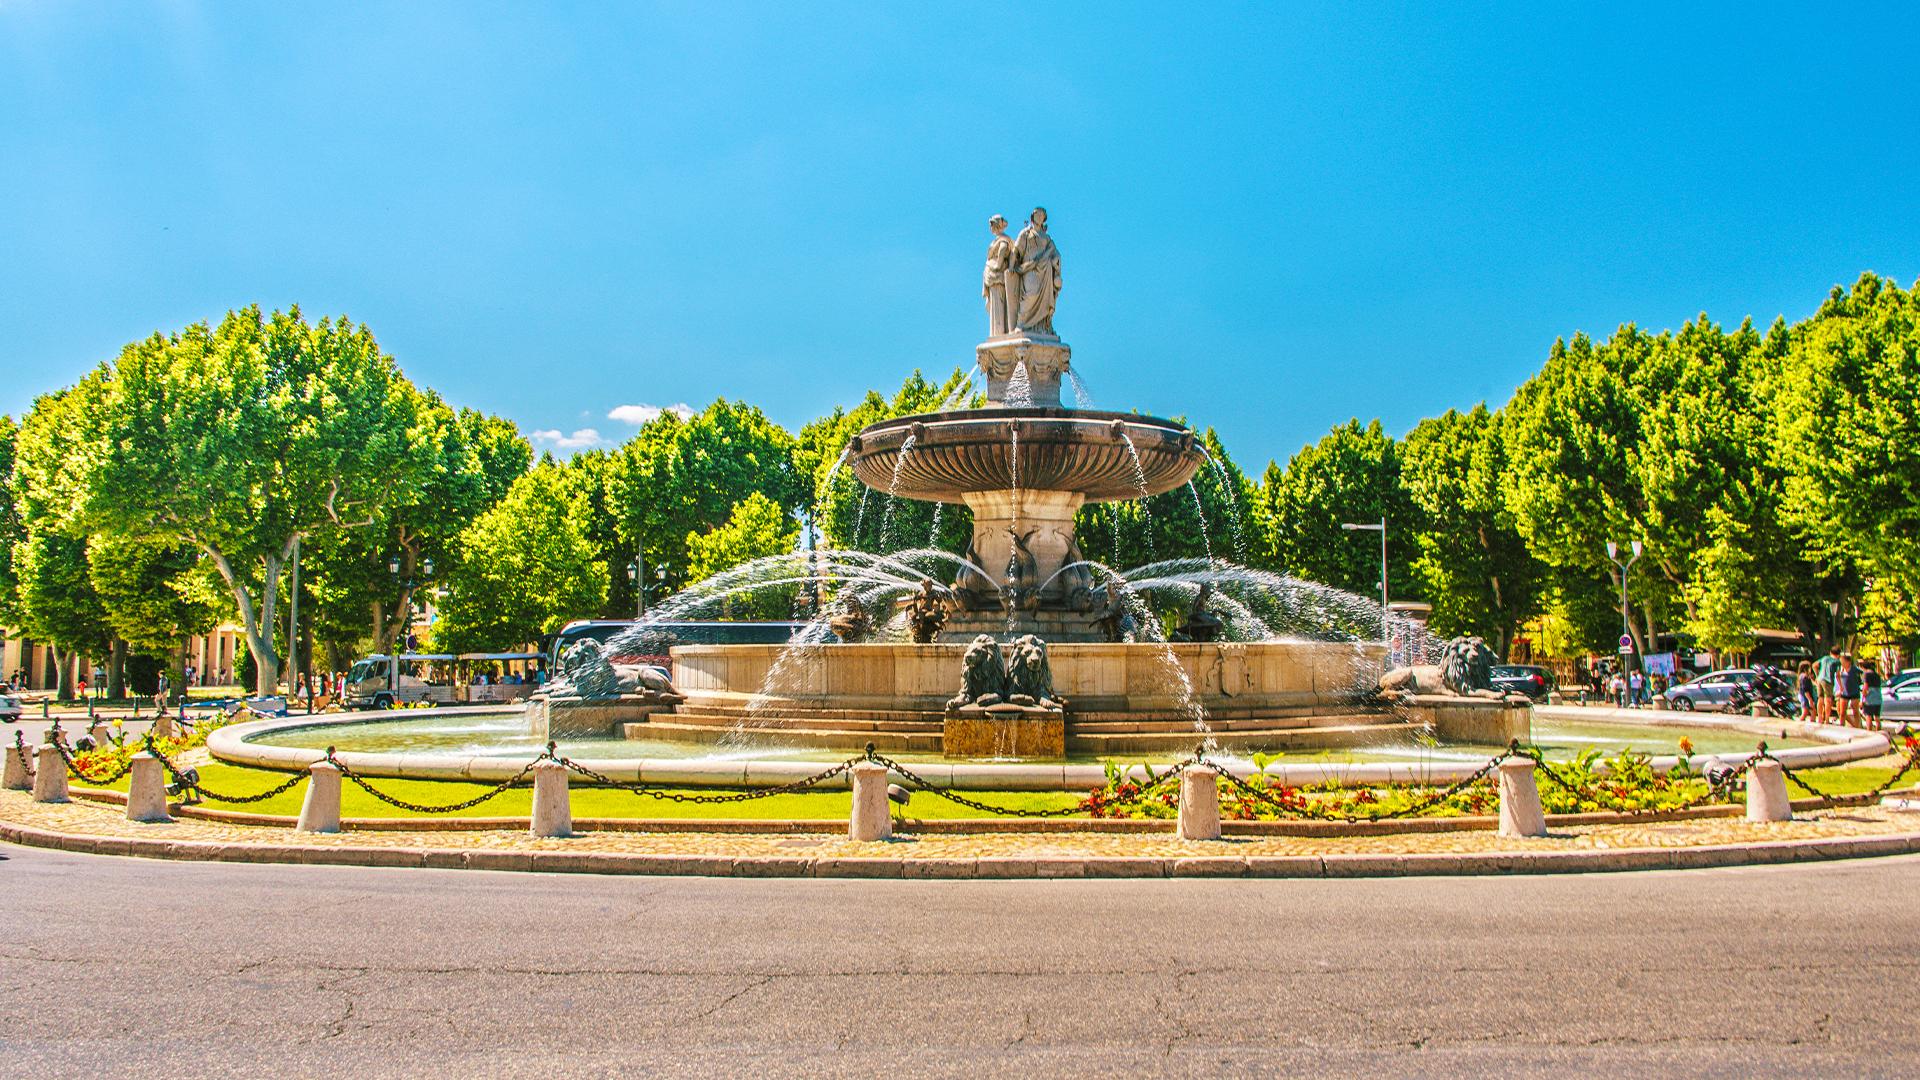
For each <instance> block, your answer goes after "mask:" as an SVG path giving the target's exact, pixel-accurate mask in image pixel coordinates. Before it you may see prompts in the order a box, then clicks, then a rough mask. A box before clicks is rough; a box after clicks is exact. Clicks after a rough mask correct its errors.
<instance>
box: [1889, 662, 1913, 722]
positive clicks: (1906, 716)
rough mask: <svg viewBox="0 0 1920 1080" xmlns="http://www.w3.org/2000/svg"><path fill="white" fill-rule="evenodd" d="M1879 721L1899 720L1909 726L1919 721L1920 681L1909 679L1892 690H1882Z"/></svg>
mask: <svg viewBox="0 0 1920 1080" xmlns="http://www.w3.org/2000/svg"><path fill="white" fill-rule="evenodd" d="M1901 674H1903V675H1904V674H1906V672H1901ZM1880 719H1882V720H1901V721H1905V722H1906V723H1909V724H1910V723H1913V722H1914V721H1916V720H1920V679H1909V680H1908V681H1906V682H1904V683H1898V684H1896V685H1895V686H1894V687H1893V688H1892V689H1886V688H1882V689H1881V691H1880Z"/></svg>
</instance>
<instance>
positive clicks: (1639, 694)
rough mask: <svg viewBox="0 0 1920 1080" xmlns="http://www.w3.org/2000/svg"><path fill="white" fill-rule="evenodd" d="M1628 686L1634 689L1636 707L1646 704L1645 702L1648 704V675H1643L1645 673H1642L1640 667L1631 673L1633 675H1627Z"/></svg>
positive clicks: (1634, 705) (1634, 704)
mask: <svg viewBox="0 0 1920 1080" xmlns="http://www.w3.org/2000/svg"><path fill="white" fill-rule="evenodd" d="M1627 687H1628V689H1629V690H1631V691H1632V693H1633V707H1634V708H1636V709H1637V708H1639V707H1640V706H1642V705H1644V704H1646V701H1647V677H1646V676H1645V675H1643V674H1641V673H1640V671H1639V669H1637V668H1636V669H1635V670H1634V672H1633V674H1631V675H1629V676H1627Z"/></svg>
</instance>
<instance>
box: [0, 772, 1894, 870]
mask: <svg viewBox="0 0 1920 1080" xmlns="http://www.w3.org/2000/svg"><path fill="white" fill-rule="evenodd" d="M910 828H911V825H910V824H907V825H903V826H902V827H901V834H900V835H896V837H895V838H894V839H893V840H891V841H882V842H875V843H856V842H854V841H851V840H848V839H847V838H846V835H845V833H844V832H839V833H825V832H822V833H818V834H793V833H784V834H782V833H757V834H746V833H720V832H583V833H580V834H578V835H575V836H573V837H568V838H539V839H536V838H534V837H530V836H528V835H527V834H526V833H525V832H524V831H519V830H512V831H509V830H499V831H481V832H463V833H448V832H444V831H433V832H429V831H420V832H399V831H386V830H381V831H356V832H345V833H335V834H314V833H298V832H294V831H293V830H291V829H288V828H284V827H263V826H245V825H229V824H222V823H213V822H203V821H175V822H171V823H162V824H136V823H133V822H129V821H127V820H126V818H125V815H124V813H123V812H122V810H121V808H120V807H118V806H113V805H104V804H99V803H92V802H84V801H77V802H72V803H35V802H33V801H32V799H31V798H30V797H29V796H28V795H27V794H25V793H24V792H17V791H0V840H5V841H10V842H13V843H21V844H28V845H31V846H35V847H52V848H60V849H64V850H69V851H82V852H89V853H95V854H110V855H133V856H139V857H144V858H162V859H185V860H200V861H219V862H258V863H299V864H351V865H363V866H400V867H418V868H445V869H474V870H522V871H535V872H546V873H605V874H678V875H702V876H720V877H727V876H742V877H749V876H760V877H766V876H779V877H896V878H898V877H908V878H934V877H938V878H1032V877H1182V876H1251V877H1334V876H1400V875H1434V874H1514V873H1582V872H1604V871H1622V870H1648V869H1681V868H1694V867H1708V866H1735V865H1745V864H1751V863H1778V862H1799V861H1810V860H1820V859H1836V858H1858V857H1867V856H1882V855H1904V854H1912V853H1920V810H1908V809H1905V808H1904V806H1900V807H1893V806H1886V807H1882V806H1874V807H1865V808H1852V809H1843V810H1823V811H1810V812H1806V813H1803V814H1799V815H1796V816H1795V818H1794V820H1792V821H1786V822H1777V823H1770V824H1755V823H1750V822H1747V821H1745V820H1744V819H1737V818H1710V819H1699V820H1691V821H1658V822H1640V821H1633V822H1628V823H1623V824H1617V825H1583V826H1571V827H1560V828H1555V829H1554V830H1553V831H1552V833H1551V834H1550V835H1548V836H1546V837H1542V838H1539V839H1513V838H1507V837H1502V836H1499V835H1498V834H1496V833H1494V832H1493V831H1491V830H1481V831H1473V832H1445V833H1403V834H1396V835H1388V836H1340V837H1306V836H1272V837H1258V838H1255V837H1229V838H1227V839H1226V840H1219V841H1189V840H1180V839H1177V838H1175V837H1174V836H1173V823H1172V822H1167V823H1166V831H1165V832H1164V833H1160V834H1146V835H1140V834H1133V835H1126V834H1120V835H1114V834H1101V833H1075V832H1054V833H989V834H971V835H941V834H919V835H916V834H914V833H912V832H909V831H907V830H908V829H910Z"/></svg>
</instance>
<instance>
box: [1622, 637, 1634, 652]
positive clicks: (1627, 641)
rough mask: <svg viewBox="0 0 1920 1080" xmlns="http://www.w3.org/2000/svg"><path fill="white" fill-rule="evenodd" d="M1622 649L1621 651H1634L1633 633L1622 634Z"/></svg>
mask: <svg viewBox="0 0 1920 1080" xmlns="http://www.w3.org/2000/svg"><path fill="white" fill-rule="evenodd" d="M1620 651H1621V652H1632V651H1633V635H1631V634H1621V635H1620Z"/></svg>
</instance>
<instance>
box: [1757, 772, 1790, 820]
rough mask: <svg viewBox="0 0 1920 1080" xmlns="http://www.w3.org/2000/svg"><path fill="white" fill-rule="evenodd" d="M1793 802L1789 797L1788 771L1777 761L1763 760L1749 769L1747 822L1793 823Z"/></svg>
mask: <svg viewBox="0 0 1920 1080" xmlns="http://www.w3.org/2000/svg"><path fill="white" fill-rule="evenodd" d="M1792 819H1793V800H1792V799H1789V798H1788V797H1787V770H1786V768H1785V767H1784V766H1782V765H1781V764H1780V763H1779V762H1777V761H1769V760H1761V761H1756V762H1754V763H1753V765H1752V767H1750V768H1749V769H1747V820H1748V821H1791V820H1792Z"/></svg>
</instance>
